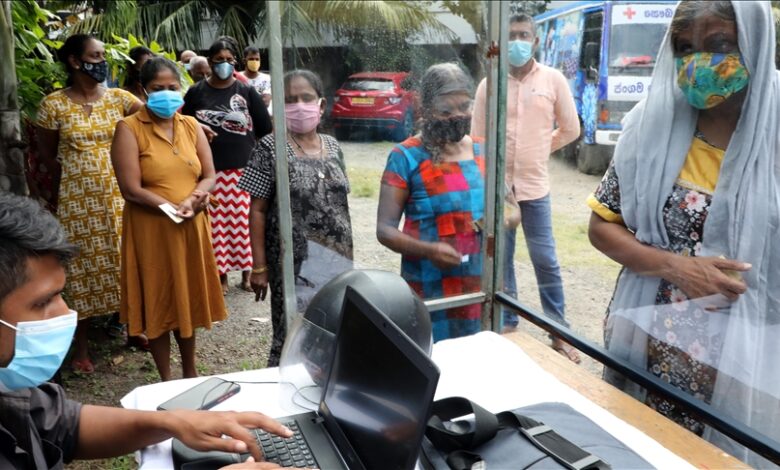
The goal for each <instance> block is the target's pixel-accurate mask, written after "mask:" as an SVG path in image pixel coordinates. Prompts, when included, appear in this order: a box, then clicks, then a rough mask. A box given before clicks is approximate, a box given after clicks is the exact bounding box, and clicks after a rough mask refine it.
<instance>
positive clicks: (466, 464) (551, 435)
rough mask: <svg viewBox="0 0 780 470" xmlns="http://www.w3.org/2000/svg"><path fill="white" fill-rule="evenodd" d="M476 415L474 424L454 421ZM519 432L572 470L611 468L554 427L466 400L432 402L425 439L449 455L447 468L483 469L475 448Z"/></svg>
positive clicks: (455, 469)
mask: <svg viewBox="0 0 780 470" xmlns="http://www.w3.org/2000/svg"><path fill="white" fill-rule="evenodd" d="M472 413H473V414H474V421H473V422H470V421H452V419H453V418H458V417H461V416H465V415H469V414H472ZM507 428H510V429H517V430H518V431H519V432H520V433H521V434H523V435H524V436H525V437H526V438H527V439H528V440H529V441H530V442H531V443H532V444H533V445H534V446H536V447H537V448H538V449H539V450H541V451H542V452H544V453H545V454H547V455H548V456H550V457H551V458H552V459H554V460H555V461H556V462H558V463H559V464H561V465H562V466H563V467H565V468H567V469H569V470H608V469H610V468H611V467H610V466H609V465H608V464H607V463H605V462H603V461H602V460H601V459H600V458H598V457H596V456H595V455H593V454H591V453H590V452H587V451H585V450H583V449H582V448H580V447H579V446H577V445H576V444H574V443H572V442H570V441H569V440H567V439H566V438H564V437H563V436H561V435H559V434H558V433H556V432H555V431H554V430H553V429H552V428H550V427H549V426H547V425H545V424H544V423H541V422H539V421H536V420H534V419H531V418H529V417H527V416H523V415H521V414H519V413H515V412H512V411H504V412H502V413H499V414H497V415H494V414H493V413H491V412H489V411H487V410H485V409H484V408H482V407H481V406H479V405H477V404H476V403H473V402H472V401H471V400H469V399H467V398H463V397H450V398H444V399H442V400H438V401H435V402H433V407H432V416H431V418H430V419H429V420H428V425H427V429H426V431H425V436H426V437H427V438H428V440H430V441H431V443H432V444H433V446H434V447H435V448H436V449H438V450H439V451H441V452H443V453H445V454H447V457H446V460H447V465H448V466H449V467H450V468H451V469H453V470H469V469H476V468H480V467H481V466H480V464H479V462H481V461H483V459H482V457H481V456H480V455H479V454H477V453H474V452H471V450H473V449H474V448H476V447H478V446H480V445H482V444H484V443H485V442H487V441H489V440H490V439H492V438H493V437H495V435H496V433H497V432H498V431H499V429H507Z"/></svg>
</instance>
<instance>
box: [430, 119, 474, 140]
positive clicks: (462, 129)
mask: <svg viewBox="0 0 780 470" xmlns="http://www.w3.org/2000/svg"><path fill="white" fill-rule="evenodd" d="M470 130H471V117H469V116H461V117H454V118H449V119H426V120H425V121H424V123H423V127H422V133H423V138H424V140H426V141H428V142H430V143H431V144H433V145H437V146H438V145H444V144H454V143H456V142H460V141H461V140H462V139H463V137H464V136H465V135H466V134H468V132H469V131H470Z"/></svg>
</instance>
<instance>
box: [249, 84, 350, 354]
mask: <svg viewBox="0 0 780 470" xmlns="http://www.w3.org/2000/svg"><path fill="white" fill-rule="evenodd" d="M284 102H285V105H284V114H285V119H286V122H287V142H286V147H287V163H288V166H289V171H290V178H289V182H290V204H291V209H292V222H293V257H294V266H295V277H296V280H295V284H296V295H297V298H298V310H299V311H300V312H303V311H305V309H306V306H307V304H308V300H309V299H310V298H311V296H312V295H313V291H314V290H316V289H317V288H318V287H321V286H322V285H324V284H325V282H327V280H329V278H332V277H335V276H336V275H338V274H341V272H343V271H346V270H348V269H351V268H352V259H353V258H352V224H351V222H350V218H349V206H348V204H347V194H348V193H349V181H348V180H347V174H346V169H345V166H344V154H343V153H342V151H341V147H340V146H339V144H338V142H337V141H336V139H334V138H333V137H331V136H329V135H326V134H320V133H318V132H317V126H318V125H319V123H320V119H321V117H322V114H323V113H324V112H325V98H324V97H323V86H322V80H320V77H318V76H317V75H316V74H315V73H313V72H311V71H309V70H293V71H290V72H287V74H286V75H285V76H284ZM274 147H275V145H274V138H273V135H267V136H265V137H264V138H263V139H261V140H260V141H259V142H258V143H257V145H256V146H255V148H254V151H253V152H252V157H251V159H250V162H249V164H248V165H247V167H246V169H245V170H244V174H243V176H242V177H241V180H240V181H239V183H238V186H239V188H240V189H243V190H244V191H246V192H248V193H249V194H250V195H251V196H252V202H251V206H250V210H249V233H250V239H251V244H252V259H253V266H252V274H251V276H250V278H249V280H250V284H251V286H252V289H253V290H254V291H255V294H256V296H255V299H256V300H264V299H265V296H266V293H267V291H268V288H269V286H270V291H271V320H272V323H273V342H272V343H271V351H270V353H269V357H268V366H269V367H273V366H277V365H278V364H279V357H280V355H281V352H282V346H283V345H284V339H285V336H286V330H285V319H284V294H283V292H282V272H281V265H282V259H281V249H280V236H279V218H278V215H277V214H278V210H277V207H276V201H277V199H276V184H275V183H276V181H275V179H276V178H275V173H274V171H275V170H274V168H275V161H274V160H275V154H274ZM304 261H305V263H304ZM307 266H315V267H317V269H316V274H315V275H316V278H315V277H314V276H312V275H311V274H309V273H310V271H308V270H307Z"/></svg>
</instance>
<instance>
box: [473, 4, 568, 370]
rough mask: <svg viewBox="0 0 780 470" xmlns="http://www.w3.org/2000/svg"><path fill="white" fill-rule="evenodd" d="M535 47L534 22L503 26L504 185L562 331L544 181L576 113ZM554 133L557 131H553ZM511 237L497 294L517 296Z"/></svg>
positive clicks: (479, 100) (481, 110)
mask: <svg viewBox="0 0 780 470" xmlns="http://www.w3.org/2000/svg"><path fill="white" fill-rule="evenodd" d="M538 46H539V38H538V37H537V36H536V26H535V25H534V20H533V18H531V17H530V16H528V15H515V16H513V17H512V18H510V20H509V44H508V47H509V51H508V56H509V65H510V68H509V79H508V80H507V94H506V96H507V110H506V117H507V127H506V183H507V185H508V187H509V188H511V189H512V192H513V193H514V196H515V198H516V200H517V202H518V204H519V205H520V214H521V221H522V227H523V235H524V236H525V241H526V245H527V247H528V254H529V256H530V258H531V263H532V264H533V267H534V273H535V274H536V281H537V284H538V285H539V297H540V300H541V304H542V310H543V311H544V313H545V315H547V316H548V317H550V318H551V319H553V320H555V321H557V322H558V323H560V324H562V325H566V326H568V323H567V322H566V320H565V317H564V298H563V283H562V280H561V268H560V266H559V265H558V258H557V256H556V253H555V239H554V238H553V232H552V214H551V210H550V179H549V176H548V169H547V162H548V161H549V159H550V153H551V152H554V151H556V150H558V149H560V148H561V147H563V146H564V145H566V144H568V143H569V142H572V141H573V140H574V139H576V138H577V137H578V136H579V135H580V123H579V118H578V117H577V108H576V107H575V104H574V98H572V95H571V90H570V89H569V84H568V83H567V82H566V78H565V77H564V76H563V74H561V72H559V71H558V70H556V69H553V68H550V67H547V66H545V65H542V64H540V63H538V62H536V61H535V60H534V58H533V55H534V50H535V49H536V48H537V47H538ZM485 95H486V83H485V80H483V81H482V82H481V83H480V84H479V87H478V88H477V94H476V96H475V98H474V113H473V114H472V120H471V135H474V136H478V137H484V136H485V131H486V129H485V106H486V100H485ZM556 126H557V128H556ZM516 239H517V235H516V230H515V229H510V230H507V231H506V240H507V244H506V250H505V254H506V256H505V258H504V287H505V288H504V290H505V291H506V292H507V293H508V294H510V295H512V296H514V297H517V286H516V281H515V269H514V254H515V241H516ZM503 315H504V330H505V331H511V330H513V329H515V328H517V324H518V319H517V315H515V314H514V313H510V312H504V314H503ZM552 347H553V349H555V350H556V351H558V352H559V353H560V354H562V355H563V356H565V357H567V358H568V359H569V360H571V361H573V362H576V363H579V362H580V357H579V354H578V353H577V350H575V349H574V348H572V347H571V346H570V345H569V344H567V343H565V342H563V340H561V339H559V338H553V340H552Z"/></svg>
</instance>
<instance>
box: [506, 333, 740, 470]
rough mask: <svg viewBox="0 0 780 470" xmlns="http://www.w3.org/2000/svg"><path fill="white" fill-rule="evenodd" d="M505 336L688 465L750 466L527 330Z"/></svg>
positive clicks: (559, 376) (586, 395)
mask: <svg viewBox="0 0 780 470" xmlns="http://www.w3.org/2000/svg"><path fill="white" fill-rule="evenodd" d="M504 337H505V338H507V339H509V340H510V341H512V342H514V343H515V344H517V345H518V346H520V348H522V349H523V351H524V352H525V353H526V354H528V355H529V356H530V357H531V358H532V359H533V360H534V361H535V362H536V363H537V364H539V365H540V366H541V367H542V368H543V369H544V370H546V371H547V372H550V373H551V374H552V375H554V376H555V378H557V379H558V380H560V381H561V382H562V383H564V384H566V385H568V386H569V387H571V388H573V389H574V390H576V391H577V392H579V393H580V394H582V395H583V396H585V397H587V398H588V399H589V400H591V401H592V402H593V403H595V404H597V405H599V406H600V407H602V408H604V409H605V410H607V411H609V412H610V413H612V414H613V415H615V416H617V417H618V418H620V419H622V420H623V421H625V422H627V423H628V424H630V425H632V426H634V427H635V428H637V429H639V430H640V431H642V432H644V433H645V434H647V435H648V436H650V437H651V438H652V439H654V440H655V441H657V442H658V443H659V444H661V445H662V446H664V447H665V448H667V449H668V450H669V451H671V452H672V453H674V454H676V455H677V456H679V457H680V458H682V459H684V460H686V461H687V462H688V463H690V464H691V465H693V466H695V467H697V468H702V469H712V470H714V469H723V468H729V469H731V468H734V469H744V468H752V467H750V466H749V465H747V464H745V463H744V462H742V461H740V460H738V459H736V458H734V457H732V456H731V455H729V454H728V453H726V452H724V451H723V450H721V449H719V448H718V447H716V446H714V445H713V444H710V443H709V442H707V441H705V440H704V439H702V438H700V437H699V436H697V435H695V434H693V433H692V432H690V431H688V430H687V429H685V428H683V427H682V426H679V425H677V424H676V423H674V422H673V421H671V420H669V419H668V418H666V417H664V416H662V415H661V414H659V413H657V412H656V411H654V410H653V409H651V408H650V407H648V406H646V405H645V404H644V403H642V402H640V401H637V400H636V399H634V398H633V397H631V396H629V395H627V394H625V393H623V392H622V391H621V390H619V389H617V388H615V387H613V386H612V385H610V384H608V383H606V382H604V381H603V380H601V379H600V378H599V377H596V376H594V375H593V374H591V373H589V372H588V371H586V370H585V369H584V368H582V367H579V366H577V365H576V364H574V363H572V362H571V361H569V360H568V359H566V358H564V357H563V356H562V355H561V354H558V353H557V352H555V351H554V350H553V349H552V348H550V346H549V345H546V344H543V343H541V342H540V341H538V340H537V339H535V338H533V337H532V336H531V335H529V334H528V333H525V332H522V331H516V332H513V333H508V334H505V335H504Z"/></svg>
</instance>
